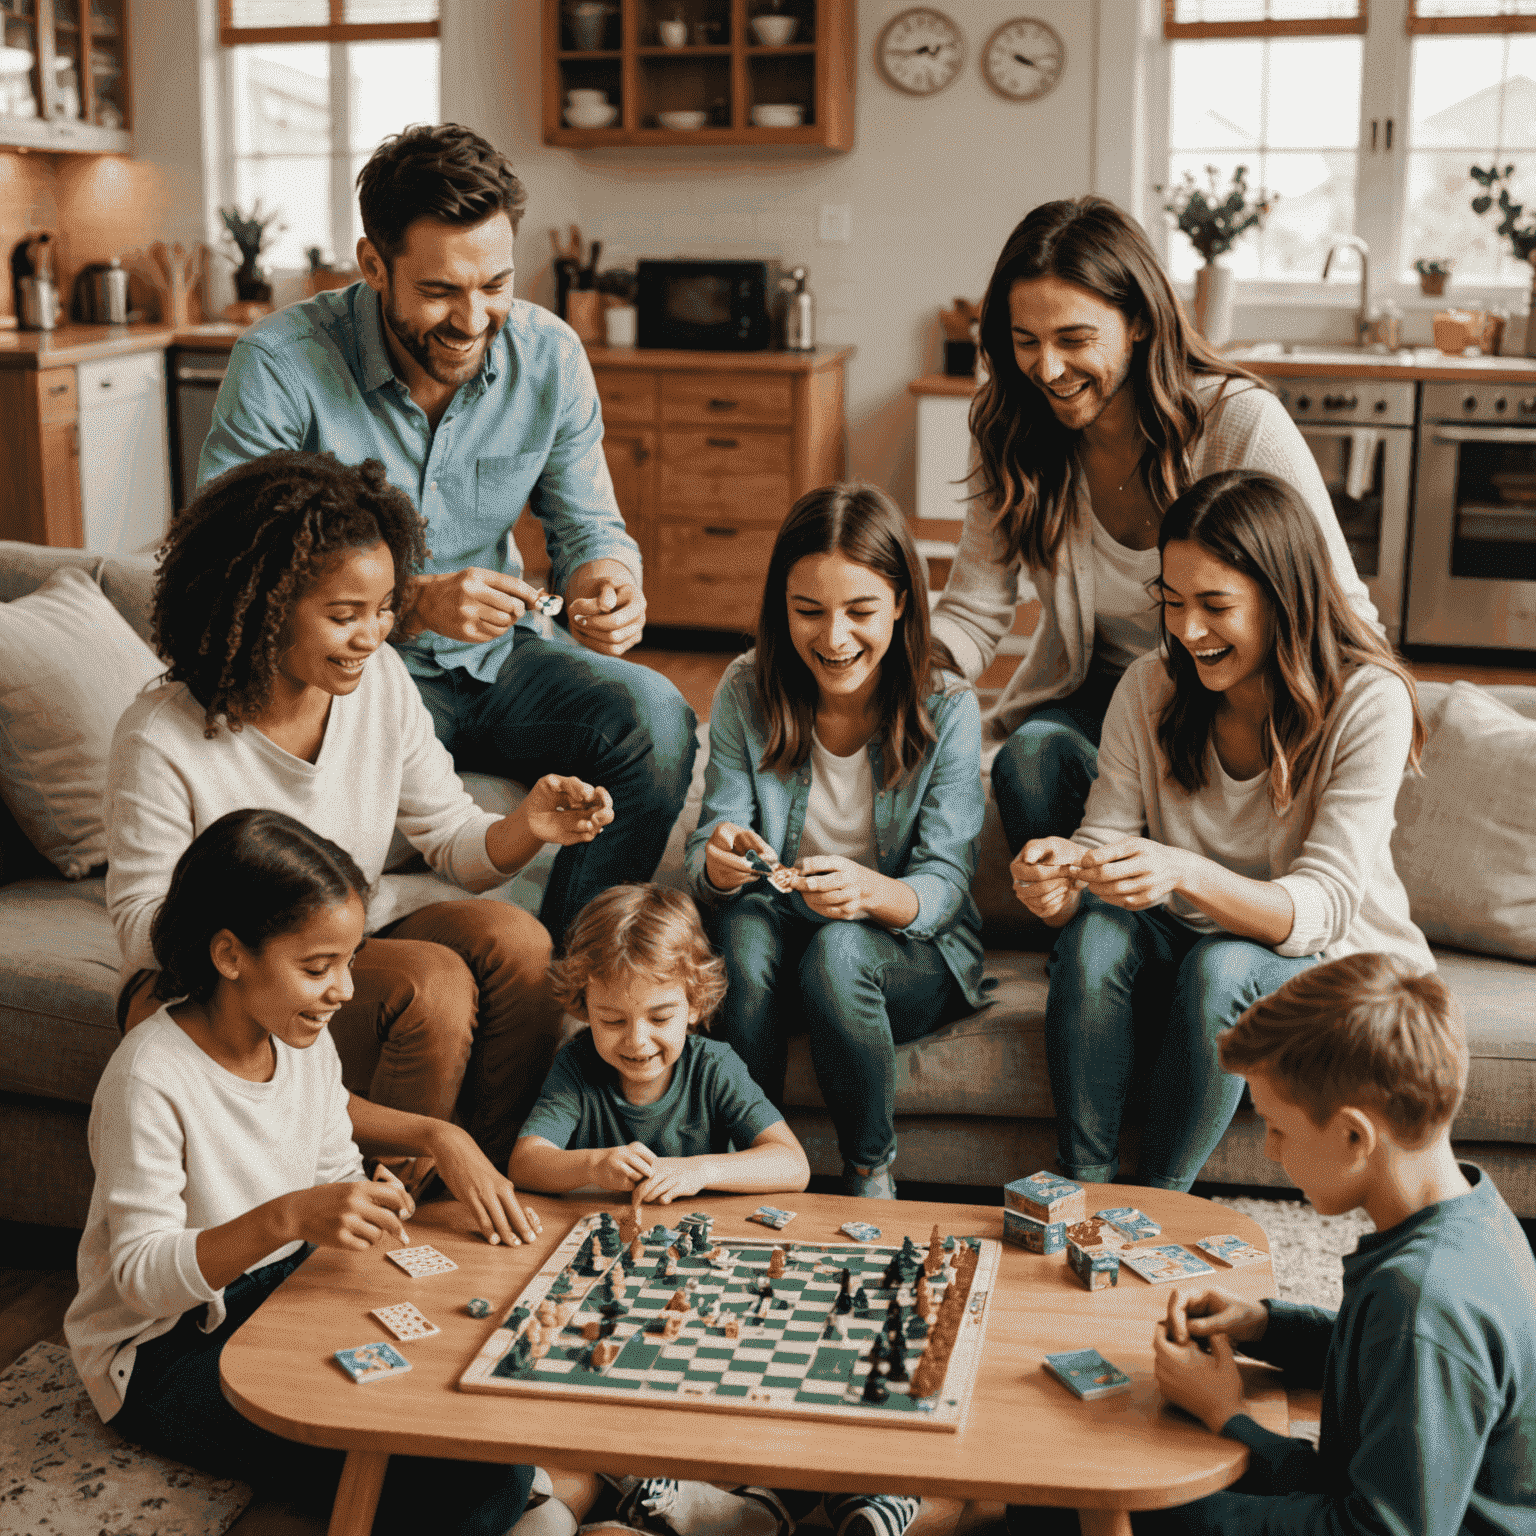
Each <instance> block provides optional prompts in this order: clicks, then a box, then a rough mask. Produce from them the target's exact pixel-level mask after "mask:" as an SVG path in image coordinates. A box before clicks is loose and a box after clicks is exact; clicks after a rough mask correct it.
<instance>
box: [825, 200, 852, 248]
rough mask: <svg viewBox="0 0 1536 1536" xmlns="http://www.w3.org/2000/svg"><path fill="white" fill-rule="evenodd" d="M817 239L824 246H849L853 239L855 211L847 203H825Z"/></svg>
mask: <svg viewBox="0 0 1536 1536" xmlns="http://www.w3.org/2000/svg"><path fill="white" fill-rule="evenodd" d="M817 238H818V239H820V241H821V243H822V244H823V245H847V244H848V242H849V241H850V240H851V239H852V238H853V209H852V208H850V207H849V206H848V204H847V203H823V204H822V205H821V226H820V230H819V232H818V236H817Z"/></svg>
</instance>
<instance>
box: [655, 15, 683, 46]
mask: <svg viewBox="0 0 1536 1536" xmlns="http://www.w3.org/2000/svg"><path fill="white" fill-rule="evenodd" d="M656 35H657V36H658V37H659V38H660V39H661V45H662V47H663V48H686V47H687V46H688V23H687V22H686V21H660V22H657V24H656Z"/></svg>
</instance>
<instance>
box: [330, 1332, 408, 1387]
mask: <svg viewBox="0 0 1536 1536" xmlns="http://www.w3.org/2000/svg"><path fill="white" fill-rule="evenodd" d="M336 1363H337V1364H338V1365H339V1366H340V1367H341V1368H342V1370H344V1371H345V1372H346V1373H347V1375H348V1376H350V1377H351V1378H352V1380H353V1381H355V1382H356V1383H357V1384H358V1386H360V1387H366V1386H367V1385H368V1383H369V1382H370V1381H383V1380H384V1378H385V1377H386V1376H403V1375H405V1373H406V1372H407V1371H408V1370H410V1368H411V1362H410V1361H409V1360H407V1359H406V1358H405V1356H404V1355H402V1354H401V1353H400V1351H399V1350H398V1349H396V1348H395V1346H394V1345H393V1344H385V1343H382V1342H381V1343H378V1344H359V1345H358V1346H357V1348H356V1349H338V1350H337V1351H336Z"/></svg>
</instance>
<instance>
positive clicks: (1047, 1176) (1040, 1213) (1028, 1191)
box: [1003, 1170, 1088, 1223]
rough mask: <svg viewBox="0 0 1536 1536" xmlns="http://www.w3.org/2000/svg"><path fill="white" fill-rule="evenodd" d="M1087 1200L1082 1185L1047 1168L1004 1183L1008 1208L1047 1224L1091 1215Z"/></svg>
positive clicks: (1077, 1219)
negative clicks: (1026, 1176) (1048, 1170)
mask: <svg viewBox="0 0 1536 1536" xmlns="http://www.w3.org/2000/svg"><path fill="white" fill-rule="evenodd" d="M1087 1199H1088V1197H1087V1196H1086V1195H1085V1194H1084V1193H1083V1186H1082V1185H1081V1184H1074V1183H1073V1182H1072V1180H1071V1179H1063V1178H1059V1177H1058V1176H1057V1175H1056V1174H1054V1173H1047V1172H1045V1171H1043V1170H1042V1171H1041V1172H1040V1173H1032V1174H1030V1176H1029V1177H1028V1178H1027V1179H1015V1180H1014V1181H1013V1183H1011V1184H1005V1185H1003V1204H1004V1206H1006V1207H1007V1209H1008V1210H1010V1211H1018V1212H1019V1213H1020V1214H1021V1215H1024V1216H1033V1217H1034V1218H1035V1220H1036V1221H1043V1222H1047V1223H1050V1222H1057V1221H1062V1222H1070V1221H1081V1220H1082V1219H1083V1217H1084V1216H1086V1215H1087V1214H1088V1205H1087Z"/></svg>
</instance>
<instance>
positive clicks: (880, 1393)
mask: <svg viewBox="0 0 1536 1536" xmlns="http://www.w3.org/2000/svg"><path fill="white" fill-rule="evenodd" d="M890 1395H891V1392H890V1388H889V1387H887V1386H886V1384H885V1383H884V1382H883V1381H881V1379H880V1366H879V1363H878V1362H876V1363H875V1364H874V1365H872V1366H870V1368H869V1375H868V1376H867V1377H865V1379H864V1401H865V1402H866V1403H883V1402H884V1401H885V1400H886V1398H888V1397H889V1396H890Z"/></svg>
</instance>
